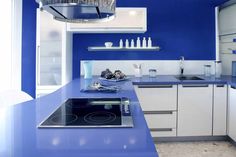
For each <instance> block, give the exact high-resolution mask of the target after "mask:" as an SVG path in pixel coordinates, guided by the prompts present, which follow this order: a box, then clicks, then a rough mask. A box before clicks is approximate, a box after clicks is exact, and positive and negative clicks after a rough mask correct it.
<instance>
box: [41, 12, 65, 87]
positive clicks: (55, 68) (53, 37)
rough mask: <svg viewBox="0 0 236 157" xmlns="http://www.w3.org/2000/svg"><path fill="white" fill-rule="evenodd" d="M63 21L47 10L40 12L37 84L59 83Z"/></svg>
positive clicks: (50, 84)
mask: <svg viewBox="0 0 236 157" xmlns="http://www.w3.org/2000/svg"><path fill="white" fill-rule="evenodd" d="M62 29H63V23H62V22H58V21H55V20H54V19H53V17H52V16H51V15H50V14H48V13H47V12H41V14H40V55H39V56H40V58H39V71H40V72H39V73H40V74H39V77H40V78H39V85H45V86H46V85H49V86H52V85H61V77H62V73H61V69H62V63H61V60H62V59H61V57H62V56H61V53H62Z"/></svg>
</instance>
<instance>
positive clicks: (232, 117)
mask: <svg viewBox="0 0 236 157" xmlns="http://www.w3.org/2000/svg"><path fill="white" fill-rule="evenodd" d="M228 113H229V115H228V116H229V117H228V135H229V137H230V138H232V139H233V140H234V141H236V87H233V86H231V87H229V108H228Z"/></svg>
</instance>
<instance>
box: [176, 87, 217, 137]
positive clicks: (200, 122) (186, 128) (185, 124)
mask: <svg viewBox="0 0 236 157" xmlns="http://www.w3.org/2000/svg"><path fill="white" fill-rule="evenodd" d="M212 100H213V85H197V84H194V85H179V86H178V130H177V136H210V135H212V104H213V103H212Z"/></svg>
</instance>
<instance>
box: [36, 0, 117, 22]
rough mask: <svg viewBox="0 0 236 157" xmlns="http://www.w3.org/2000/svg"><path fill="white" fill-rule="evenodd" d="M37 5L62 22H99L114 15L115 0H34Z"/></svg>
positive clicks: (110, 18) (107, 19)
mask: <svg viewBox="0 0 236 157" xmlns="http://www.w3.org/2000/svg"><path fill="white" fill-rule="evenodd" d="M36 2H37V3H39V7H40V8H41V9H43V10H46V11H48V12H49V13H51V14H52V15H53V16H54V18H55V19H56V20H59V21H64V22H101V21H109V20H112V19H113V18H114V17H115V8H116V0H36Z"/></svg>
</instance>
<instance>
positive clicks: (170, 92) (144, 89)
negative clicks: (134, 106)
mask: <svg viewBox="0 0 236 157" xmlns="http://www.w3.org/2000/svg"><path fill="white" fill-rule="evenodd" d="M135 92H136V94H137V96H138V99H139V102H140V104H141V107H142V109H143V111H176V110H177V85H139V86H135Z"/></svg>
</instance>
